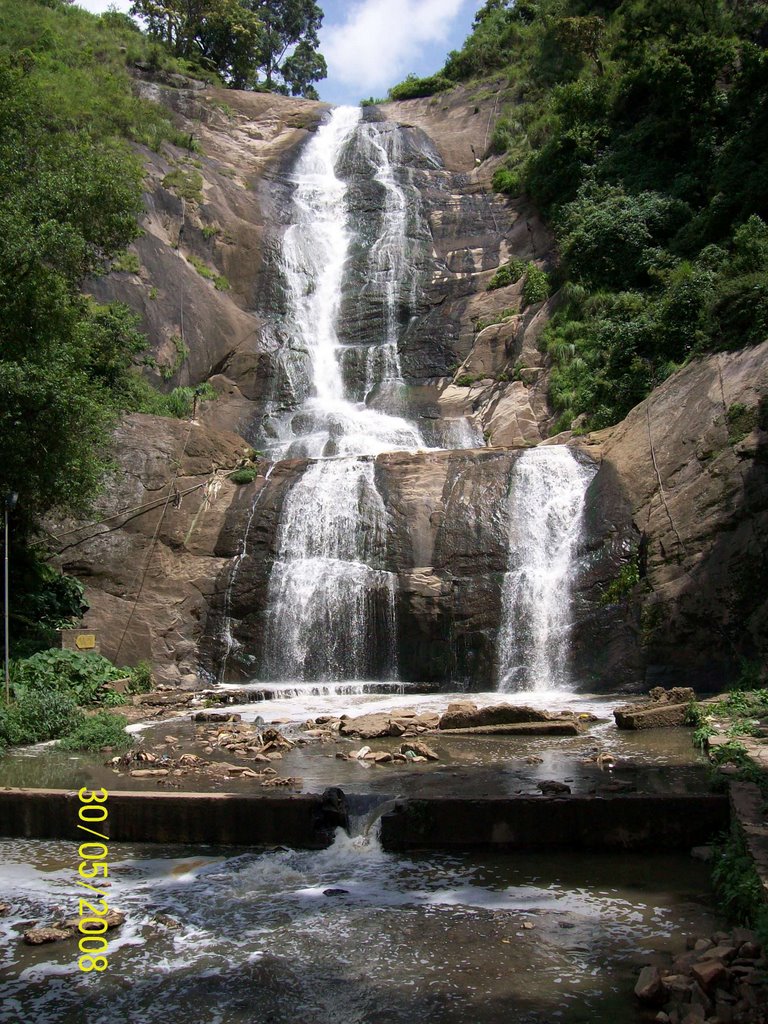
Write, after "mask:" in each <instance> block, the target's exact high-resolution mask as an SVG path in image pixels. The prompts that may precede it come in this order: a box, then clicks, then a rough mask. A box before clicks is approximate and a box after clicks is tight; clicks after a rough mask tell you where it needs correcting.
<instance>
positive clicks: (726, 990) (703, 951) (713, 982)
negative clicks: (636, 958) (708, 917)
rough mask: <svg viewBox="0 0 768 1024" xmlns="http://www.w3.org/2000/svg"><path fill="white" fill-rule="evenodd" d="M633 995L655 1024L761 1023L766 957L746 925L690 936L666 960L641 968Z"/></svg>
mask: <svg viewBox="0 0 768 1024" xmlns="http://www.w3.org/2000/svg"><path fill="white" fill-rule="evenodd" d="M635 995H636V997H637V999H638V1000H639V1001H640V1002H641V1003H643V1004H644V1005H646V1006H650V1007H658V1008H659V1010H658V1013H657V1014H656V1016H655V1017H654V1018H653V1019H654V1021H656V1022H657V1024H694V1022H705V1021H706V1022H707V1024H765V1021H767V1020H768V961H767V960H766V958H765V955H764V953H763V949H762V946H761V945H760V943H759V942H758V940H757V936H756V934H755V933H754V932H753V931H751V930H749V929H747V928H736V929H734V930H733V931H731V932H716V933H715V934H714V935H711V936H691V937H689V938H688V939H687V941H686V951H684V952H681V953H680V954H679V955H677V956H676V957H675V958H674V959H673V960H672V962H671V963H667V964H665V965H663V966H660V965H658V964H649V965H647V966H645V967H643V969H642V970H641V972H640V975H639V977H638V979H637V983H636V985H635Z"/></svg>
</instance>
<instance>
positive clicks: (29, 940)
mask: <svg viewBox="0 0 768 1024" xmlns="http://www.w3.org/2000/svg"><path fill="white" fill-rule="evenodd" d="M74 934H75V931H74V929H73V928H30V929H29V931H26V932H24V935H23V936H22V938H23V939H24V941H25V942H26V944H27V945H28V946H42V945H43V943H45V942H61V941H62V940H63V939H71V938H72V936H73V935H74Z"/></svg>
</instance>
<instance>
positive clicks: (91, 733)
mask: <svg viewBox="0 0 768 1024" xmlns="http://www.w3.org/2000/svg"><path fill="white" fill-rule="evenodd" d="M126 725H128V719H127V718H126V717H125V716H124V715H115V714H112V712H111V711H98V712H97V713H96V714H95V715H89V716H88V717H85V718H83V719H82V720H81V721H80V723H79V724H78V725H77V726H76V727H75V728H74V729H72V730H71V731H70V732H69V733H68V734H67V735H66V736H65V737H64V739H62V740H61V742H60V743H59V746H60V747H61V748H62V750H83V751H92V752H96V751H99V750H103V749H104V747H112V748H113V749H117V750H124V749H126V748H127V747H130V746H132V745H133V738H132V737H131V735H130V734H129V733H127V732H126V731H125V727H126Z"/></svg>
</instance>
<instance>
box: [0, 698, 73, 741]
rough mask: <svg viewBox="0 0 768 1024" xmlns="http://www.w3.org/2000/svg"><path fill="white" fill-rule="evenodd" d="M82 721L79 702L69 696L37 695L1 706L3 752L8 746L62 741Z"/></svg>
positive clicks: (0, 724)
mask: <svg viewBox="0 0 768 1024" xmlns="http://www.w3.org/2000/svg"><path fill="white" fill-rule="evenodd" d="M82 719H83V712H82V711H81V710H80V709H79V708H78V706H77V702H76V701H75V700H74V698H73V697H70V696H69V695H68V694H65V693H58V692H52V693H46V692H45V691H42V692H34V693H27V694H25V695H24V696H23V697H21V698H20V699H19V700H16V701H14V702H13V703H12V704H4V703H2V702H0V752H1V751H2V749H3V748H4V747H5V746H23V745H27V744H30V743H45V742H46V741H48V740H55V739H58V738H59V737H60V736H64V735H66V734H67V733H69V732H71V731H73V730H74V729H76V728H77V727H78V726H79V725H80V723H81V721H82Z"/></svg>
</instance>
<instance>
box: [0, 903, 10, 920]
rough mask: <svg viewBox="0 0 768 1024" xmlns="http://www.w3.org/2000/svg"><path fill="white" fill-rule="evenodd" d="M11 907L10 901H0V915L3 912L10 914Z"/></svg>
mask: <svg viewBox="0 0 768 1024" xmlns="http://www.w3.org/2000/svg"><path fill="white" fill-rule="evenodd" d="M11 909H12V908H11V904H10V903H0V917H1V916H2V915H3V914H10V912H11Z"/></svg>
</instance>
